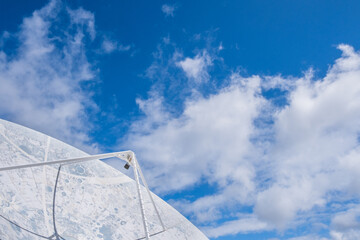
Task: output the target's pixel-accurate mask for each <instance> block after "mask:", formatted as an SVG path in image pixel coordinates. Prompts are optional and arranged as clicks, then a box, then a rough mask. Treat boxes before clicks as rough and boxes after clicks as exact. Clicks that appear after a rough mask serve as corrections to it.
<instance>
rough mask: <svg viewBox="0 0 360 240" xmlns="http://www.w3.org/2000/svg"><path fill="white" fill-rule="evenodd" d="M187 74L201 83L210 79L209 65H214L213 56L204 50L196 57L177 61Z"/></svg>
mask: <svg viewBox="0 0 360 240" xmlns="http://www.w3.org/2000/svg"><path fill="white" fill-rule="evenodd" d="M176 65H177V66H178V67H180V68H181V69H182V70H183V71H184V72H185V74H186V76H187V77H188V78H189V79H191V80H193V81H194V82H195V83H197V84H200V83H204V82H207V81H208V80H209V77H210V76H209V74H208V67H209V66H211V65H212V58H211V56H210V55H209V54H208V53H207V51H205V50H204V51H203V52H202V53H201V54H200V53H199V54H197V55H196V56H195V57H194V58H189V57H187V58H185V59H184V60H182V61H179V62H177V63H176Z"/></svg>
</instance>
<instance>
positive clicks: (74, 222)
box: [0, 119, 207, 240]
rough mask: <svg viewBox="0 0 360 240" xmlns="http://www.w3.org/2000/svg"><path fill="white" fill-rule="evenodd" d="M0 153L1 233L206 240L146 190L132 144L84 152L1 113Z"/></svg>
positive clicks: (9, 235)
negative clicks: (115, 161)
mask: <svg viewBox="0 0 360 240" xmlns="http://www.w3.org/2000/svg"><path fill="white" fill-rule="evenodd" d="M0 154H1V155H0V157H1V163H0V239H4V240H7V239H29V240H32V239H54V240H55V239H56V240H60V239H65V240H81V239H107V240H113V239H126V240H137V239H172V240H177V239H196V240H202V239H207V237H206V236H205V235H204V234H203V233H202V232H201V231H200V230H199V229H197V228H196V227H195V226H194V225H193V224H192V223H191V222H190V221H188V220H187V219H186V218H185V217H184V216H182V215H181V214H180V213H179V212H177V211H176V210H175V209H174V208H172V207H171V206H170V205H168V204H167V203H166V202H165V201H163V200H162V199H160V198H159V197H158V196H156V195H155V194H153V193H152V192H150V191H149V188H148V186H147V183H146V180H145V178H144V176H143V173H142V171H141V168H140V165H139V164H138V161H137V159H136V156H135V154H134V153H133V152H131V151H124V152H117V153H108V154H100V155H88V154H86V153H84V152H82V151H80V150H79V149H76V148H74V147H72V146H70V145H67V144H65V143H63V142H61V141H59V140H57V139H54V138H51V137H49V136H47V135H45V134H42V133H39V132H36V131H34V130H31V129H29V128H25V127H23V126H20V125H17V124H14V123H11V122H7V121H5V120H1V119H0ZM109 157H117V158H119V159H122V160H123V161H124V163H125V166H126V167H127V168H128V167H131V168H132V169H133V171H134V177H135V180H133V179H131V178H129V177H128V176H126V175H125V174H123V173H121V172H119V171H118V170H116V169H114V168H112V167H110V166H109V165H107V164H105V163H104V162H102V161H100V160H98V159H104V158H109ZM141 182H142V184H143V186H142V185H141Z"/></svg>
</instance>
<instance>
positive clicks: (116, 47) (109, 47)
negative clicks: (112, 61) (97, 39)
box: [101, 38, 131, 53]
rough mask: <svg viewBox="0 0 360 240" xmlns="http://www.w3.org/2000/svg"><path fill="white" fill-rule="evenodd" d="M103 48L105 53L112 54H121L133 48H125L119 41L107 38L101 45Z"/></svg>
mask: <svg viewBox="0 0 360 240" xmlns="http://www.w3.org/2000/svg"><path fill="white" fill-rule="evenodd" d="M101 48H102V50H103V51H104V53H112V52H114V51H119V52H125V51H129V50H130V48H131V46H130V45H126V46H124V45H122V44H120V43H119V42H117V41H114V40H110V39H108V38H105V39H104V40H103V42H102V44H101Z"/></svg>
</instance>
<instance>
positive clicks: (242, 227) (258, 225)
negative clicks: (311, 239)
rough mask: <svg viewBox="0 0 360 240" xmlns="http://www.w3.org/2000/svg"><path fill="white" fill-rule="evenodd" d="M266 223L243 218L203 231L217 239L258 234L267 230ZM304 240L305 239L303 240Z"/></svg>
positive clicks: (251, 218) (254, 218)
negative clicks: (239, 234)
mask: <svg viewBox="0 0 360 240" xmlns="http://www.w3.org/2000/svg"><path fill="white" fill-rule="evenodd" d="M267 229H268V226H267V224H266V223H264V222H261V221H259V220H258V219H256V217H254V216H244V217H243V218H241V219H239V220H234V221H229V222H226V223H225V224H223V225H221V226H219V227H215V228H208V229H207V228H205V229H203V230H204V232H205V234H206V235H207V236H208V237H213V238H217V237H219V236H224V235H235V234H238V233H242V234H245V233H249V232H260V231H264V230H267ZM304 240H305V239H304Z"/></svg>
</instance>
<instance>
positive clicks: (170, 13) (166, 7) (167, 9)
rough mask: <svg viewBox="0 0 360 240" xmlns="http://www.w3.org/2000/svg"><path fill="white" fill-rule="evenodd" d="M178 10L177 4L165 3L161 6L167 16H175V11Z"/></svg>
mask: <svg viewBox="0 0 360 240" xmlns="http://www.w3.org/2000/svg"><path fill="white" fill-rule="evenodd" d="M175 10H176V6H175V5H170V4H164V5H162V6H161V11H162V12H163V13H164V14H165V16H166V17H169V16H171V17H174V12H175Z"/></svg>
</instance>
